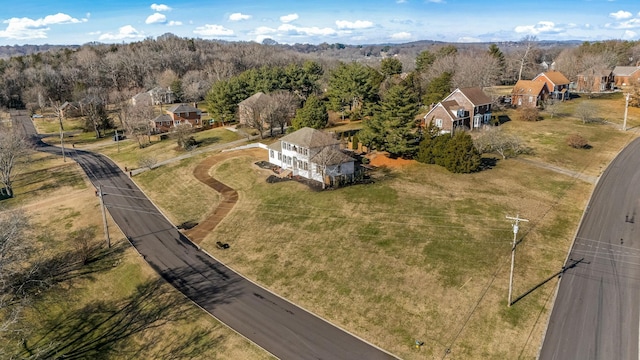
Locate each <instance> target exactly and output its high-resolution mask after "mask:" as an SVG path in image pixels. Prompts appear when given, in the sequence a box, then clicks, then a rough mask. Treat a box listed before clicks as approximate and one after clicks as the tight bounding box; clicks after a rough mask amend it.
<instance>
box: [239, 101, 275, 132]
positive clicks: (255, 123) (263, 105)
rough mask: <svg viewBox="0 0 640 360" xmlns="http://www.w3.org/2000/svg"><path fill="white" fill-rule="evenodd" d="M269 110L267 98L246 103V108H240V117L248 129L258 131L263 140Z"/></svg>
mask: <svg viewBox="0 0 640 360" xmlns="http://www.w3.org/2000/svg"><path fill="white" fill-rule="evenodd" d="M267 108H268V98H267V96H261V97H258V98H255V99H254V101H251V102H248V103H245V104H244V106H241V107H240V108H239V112H240V117H241V118H243V119H244V120H245V124H246V125H247V126H248V127H250V128H252V129H256V130H257V131H258V133H259V134H260V139H262V138H263V136H264V129H265V127H266V125H267V116H266V113H267Z"/></svg>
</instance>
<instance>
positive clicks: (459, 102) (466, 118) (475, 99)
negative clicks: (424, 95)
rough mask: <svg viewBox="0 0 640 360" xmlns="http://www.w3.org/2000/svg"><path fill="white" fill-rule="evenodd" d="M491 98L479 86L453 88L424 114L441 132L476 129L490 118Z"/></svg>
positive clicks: (426, 119)
mask: <svg viewBox="0 0 640 360" xmlns="http://www.w3.org/2000/svg"><path fill="white" fill-rule="evenodd" d="M491 102H492V101H491V98H490V97H489V96H487V94H485V93H484V91H482V89H480V88H479V87H472V88H464V89H460V88H458V89H455V90H454V91H453V92H451V94H449V95H448V96H447V97H446V98H444V100H442V101H441V102H439V103H438V104H436V105H435V106H434V107H433V108H431V110H429V112H428V113H427V114H426V115H425V116H424V125H425V126H427V125H429V124H430V123H433V124H434V125H435V126H437V127H438V128H440V131H441V132H443V133H447V132H451V131H453V130H455V129H457V128H462V129H470V130H473V129H478V128H481V127H482V126H483V125H485V124H488V123H489V121H490V120H491Z"/></svg>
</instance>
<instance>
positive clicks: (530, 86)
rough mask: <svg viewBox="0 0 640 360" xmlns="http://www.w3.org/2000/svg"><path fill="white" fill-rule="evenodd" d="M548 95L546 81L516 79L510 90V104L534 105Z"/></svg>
mask: <svg viewBox="0 0 640 360" xmlns="http://www.w3.org/2000/svg"><path fill="white" fill-rule="evenodd" d="M548 96H549V89H548V88H547V83H546V82H542V81H533V80H518V82H517V83H516V84H515V85H514V86H513V90H511V104H512V105H514V106H527V107H536V106H538V105H539V104H540V103H541V102H542V101H544V100H546V98H547V97H548Z"/></svg>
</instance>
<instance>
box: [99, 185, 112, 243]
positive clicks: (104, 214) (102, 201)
mask: <svg viewBox="0 0 640 360" xmlns="http://www.w3.org/2000/svg"><path fill="white" fill-rule="evenodd" d="M98 196H99V197H100V209H101V210H102V223H103V224H104V236H105V238H106V239H107V248H110V247H111V239H110V238H109V226H108V225H107V212H106V210H105V208H104V200H103V199H102V196H104V193H103V192H102V185H100V187H99V188H98Z"/></svg>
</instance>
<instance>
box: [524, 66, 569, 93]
mask: <svg viewBox="0 0 640 360" xmlns="http://www.w3.org/2000/svg"><path fill="white" fill-rule="evenodd" d="M533 81H540V82H544V83H546V84H547V89H549V93H550V96H551V97H552V98H554V99H557V100H568V99H569V97H570V94H569V85H570V84H571V81H569V79H567V78H566V76H564V75H563V74H562V73H561V72H560V71H555V70H554V71H547V72H543V73H540V74H538V75H537V76H536V77H534V78H533Z"/></svg>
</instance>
